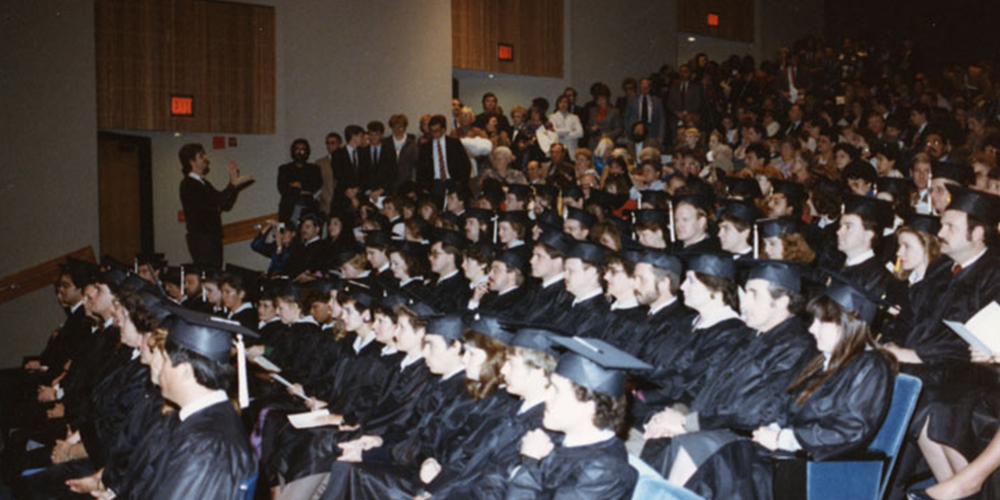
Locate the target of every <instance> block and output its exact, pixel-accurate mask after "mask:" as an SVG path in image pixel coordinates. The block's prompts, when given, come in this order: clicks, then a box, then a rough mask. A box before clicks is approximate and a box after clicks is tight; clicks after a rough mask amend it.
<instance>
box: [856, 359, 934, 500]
mask: <svg viewBox="0 0 1000 500" xmlns="http://www.w3.org/2000/svg"><path fill="white" fill-rule="evenodd" d="M922 385H923V382H921V381H920V379H919V378H917V377H914V376H912V375H907V374H905V373H900V374H899V375H897V376H896V385H895V388H894V389H893V391H892V404H890V405H889V411H888V413H886V415H885V421H883V422H882V427H880V428H879V430H878V434H876V435H875V439H873V440H872V442H871V444H870V445H868V449H869V450H872V451H878V452H881V453H883V454H885V456H886V457H887V458H888V461H887V463H886V469H885V471H883V473H882V484H881V485H880V486H879V490H878V498H882V497H883V496H884V495H885V490H886V488H888V487H889V479H890V478H891V476H892V471H893V469H894V468H895V466H896V457H898V456H899V448H900V447H901V446H902V445H903V439H904V438H905V437H906V430H907V429H908V428H909V425H910V418H911V417H913V412H914V410H916V408H917V399H919V398H920V388H921V386H922Z"/></svg>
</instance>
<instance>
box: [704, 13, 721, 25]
mask: <svg viewBox="0 0 1000 500" xmlns="http://www.w3.org/2000/svg"><path fill="white" fill-rule="evenodd" d="M706 21H707V23H708V25H709V26H718V25H719V15H718V14H716V13H714V12H709V13H708V19H707V20H706Z"/></svg>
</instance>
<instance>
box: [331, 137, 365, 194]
mask: <svg viewBox="0 0 1000 500" xmlns="http://www.w3.org/2000/svg"><path fill="white" fill-rule="evenodd" d="M366 140H367V134H366V133H365V129H363V128H361V126H360V125H348V126H347V128H345V129H344V141H345V144H346V145H345V146H344V147H342V148H340V149H338V150H336V151H334V152H333V159H332V163H333V179H334V182H336V183H337V185H336V187H334V189H333V201H332V202H331V208H330V211H331V212H335V211H336V208H335V207H338V206H342V205H343V204H344V203H345V202H346V200H345V199H344V191H346V190H347V189H348V188H352V187H356V188H359V189H361V190H362V191H364V190H366V189H368V187H369V182H370V179H371V173H370V172H371V170H372V168H371V157H370V156H369V155H366V154H363V153H365V151H364V145H365V142H366Z"/></svg>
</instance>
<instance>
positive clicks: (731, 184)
mask: <svg viewBox="0 0 1000 500" xmlns="http://www.w3.org/2000/svg"><path fill="white" fill-rule="evenodd" d="M725 182H726V187H727V188H728V189H729V196H741V197H742V198H743V199H745V200H746V199H751V200H752V199H757V198H760V197H762V196H763V194H762V193H761V192H760V184H758V183H757V179H754V178H753V177H742V176H739V177H737V176H732V175H731V176H729V177H726V180H725Z"/></svg>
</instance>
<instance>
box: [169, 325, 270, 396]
mask: <svg viewBox="0 0 1000 500" xmlns="http://www.w3.org/2000/svg"><path fill="white" fill-rule="evenodd" d="M173 312H174V316H173V319H172V320H168V323H169V326H168V327H167V341H168V342H173V343H174V344H176V345H178V346H181V347H183V348H185V349H187V350H189V351H192V352H196V353H198V354H200V355H202V356H204V357H206V358H208V359H211V360H213V361H217V362H221V363H224V362H227V361H229V353H230V351H231V349H232V347H233V344H234V343H235V345H236V352H237V359H236V361H237V369H238V376H239V400H240V407H242V408H246V407H247V406H248V405H249V392H248V391H247V381H246V351H245V348H244V347H243V338H244V337H247V338H257V337H258V335H257V334H256V333H255V332H254V331H253V330H250V329H248V328H246V327H244V326H243V325H241V324H240V322H239V321H233V320H229V319H225V318H220V317H218V316H212V315H211V314H205V313H200V312H196V311H190V310H186V309H184V308H180V307H174V308H173ZM234 338H235V342H234Z"/></svg>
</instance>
